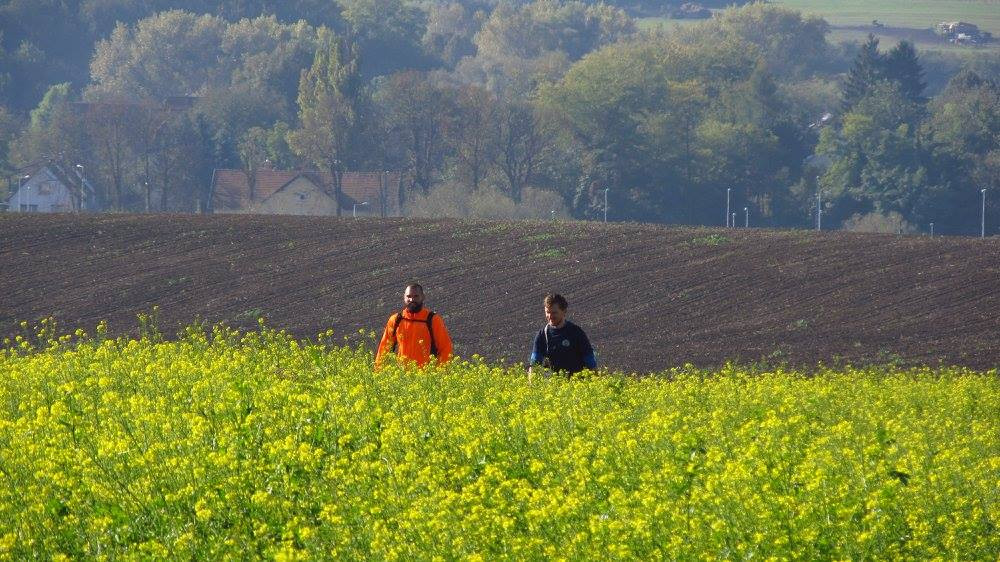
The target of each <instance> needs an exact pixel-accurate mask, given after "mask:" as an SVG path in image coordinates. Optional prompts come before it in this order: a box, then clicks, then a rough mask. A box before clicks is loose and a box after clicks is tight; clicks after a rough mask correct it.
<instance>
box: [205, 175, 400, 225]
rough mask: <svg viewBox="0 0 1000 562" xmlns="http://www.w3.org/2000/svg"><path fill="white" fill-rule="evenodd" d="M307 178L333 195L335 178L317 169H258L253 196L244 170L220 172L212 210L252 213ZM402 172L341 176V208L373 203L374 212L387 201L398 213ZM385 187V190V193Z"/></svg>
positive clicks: (214, 186)
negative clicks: (293, 184) (269, 199)
mask: <svg viewBox="0 0 1000 562" xmlns="http://www.w3.org/2000/svg"><path fill="white" fill-rule="evenodd" d="M299 178H303V179H305V180H307V181H309V182H310V183H312V184H313V185H315V186H316V187H317V189H318V190H319V191H321V192H323V193H325V194H326V195H328V196H331V197H332V195H333V176H332V175H331V174H330V173H328V172H318V171H314V170H270V169H262V170H257V172H256V176H255V180H256V181H255V182H254V184H253V194H252V197H251V193H250V191H251V185H250V181H249V178H248V177H247V174H246V172H244V171H243V170H232V169H219V170H216V171H215V174H214V177H213V180H212V208H213V209H215V210H217V211H222V212H225V211H248V210H250V209H251V207H252V206H254V205H256V204H259V203H262V202H263V201H265V200H267V199H268V198H270V197H272V196H273V195H274V194H276V193H277V192H279V191H280V190H282V189H285V188H286V187H287V186H289V185H290V184H292V183H293V182H295V180H297V179H299ZM402 179H403V178H402V175H401V174H400V173H399V172H388V173H386V172H344V173H343V174H342V175H341V191H342V198H341V201H340V206H341V208H349V207H351V206H352V205H354V204H361V203H363V202H365V201H367V202H369V203H370V204H371V205H372V206H373V207H374V209H378V205H377V204H378V203H379V202H382V201H383V200H384V202H385V204H386V210H387V212H388V213H389V214H398V208H399V183H400V181H401V180H402ZM383 185H384V186H385V189H384V190H383Z"/></svg>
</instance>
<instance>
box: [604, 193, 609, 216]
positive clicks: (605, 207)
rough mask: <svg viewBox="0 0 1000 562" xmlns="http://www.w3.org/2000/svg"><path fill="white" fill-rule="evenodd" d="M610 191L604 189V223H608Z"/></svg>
mask: <svg viewBox="0 0 1000 562" xmlns="http://www.w3.org/2000/svg"><path fill="white" fill-rule="evenodd" d="M608 189H609V188H607V187H605V188H604V222H608Z"/></svg>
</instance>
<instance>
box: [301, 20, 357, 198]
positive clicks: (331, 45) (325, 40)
mask: <svg viewBox="0 0 1000 562" xmlns="http://www.w3.org/2000/svg"><path fill="white" fill-rule="evenodd" d="M318 43H319V47H318V48H317V50H316V56H315V57H314V59H313V64H312V66H311V67H310V68H309V69H308V70H304V71H303V72H302V77H301V79H300V80H299V98H298V104H299V123H300V126H299V128H298V129H296V130H294V131H291V132H290V133H289V136H288V141H289V145H291V147H292V149H293V150H295V151H296V153H297V154H299V155H300V156H301V157H302V158H304V159H306V160H309V161H310V162H312V163H314V164H315V165H317V166H319V167H320V168H322V169H324V170H326V171H328V172H329V173H330V175H331V176H332V178H333V186H332V188H333V196H334V198H335V199H336V201H337V216H340V215H341V213H342V209H341V203H342V201H341V199H342V198H343V194H342V189H341V181H342V178H343V173H344V170H345V166H347V165H349V164H353V163H354V160H353V157H354V154H353V153H352V150H356V149H357V148H359V147H358V145H357V144H355V141H356V140H358V139H357V137H358V134H357V133H358V131H359V130H360V128H361V127H362V125H363V118H364V116H363V115H360V114H359V113H361V112H362V111H363V109H364V102H365V100H364V99H363V98H364V97H365V96H367V91H366V89H365V87H364V83H363V81H362V79H361V74H360V72H359V69H358V62H359V61H358V54H357V49H356V48H355V46H354V44H353V43H350V42H348V41H346V40H345V39H343V38H341V37H337V36H336V35H334V34H333V33H332V32H330V31H328V30H326V29H323V30H321V31H320V36H319V40H318Z"/></svg>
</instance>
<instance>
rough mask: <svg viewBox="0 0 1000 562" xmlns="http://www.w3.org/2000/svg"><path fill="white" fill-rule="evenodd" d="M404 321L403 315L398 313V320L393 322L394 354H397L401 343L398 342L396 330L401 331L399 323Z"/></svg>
mask: <svg viewBox="0 0 1000 562" xmlns="http://www.w3.org/2000/svg"><path fill="white" fill-rule="evenodd" d="M402 320H403V313H402V312H397V313H396V319H395V320H393V321H392V352H393V353H396V347H398V345H399V343H398V342H397V341H396V330H398V329H399V323H400V321H402Z"/></svg>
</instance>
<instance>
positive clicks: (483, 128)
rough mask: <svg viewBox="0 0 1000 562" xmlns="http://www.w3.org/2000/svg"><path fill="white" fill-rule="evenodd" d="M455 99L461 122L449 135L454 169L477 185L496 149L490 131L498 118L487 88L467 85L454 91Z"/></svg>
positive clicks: (474, 185)
mask: <svg viewBox="0 0 1000 562" xmlns="http://www.w3.org/2000/svg"><path fill="white" fill-rule="evenodd" d="M457 103H458V118H459V123H460V124H461V125H460V126H458V127H454V128H453V129H452V135H451V148H452V151H453V152H452V153H453V154H454V159H455V164H456V168H457V170H456V172H457V174H458V176H459V177H460V178H461V179H462V180H465V181H467V182H468V183H469V184H470V185H472V188H473V189H478V188H479V184H480V182H482V181H483V178H485V177H486V173H487V171H488V168H489V166H490V163H491V162H492V161H493V155H494V153H495V151H496V140H497V139H495V138H494V136H493V131H494V127H495V125H494V124H495V122H496V120H497V118H498V115H497V102H496V99H495V98H494V97H493V94H491V93H489V92H488V91H486V90H484V89H482V88H477V87H475V86H467V87H465V88H462V89H461V90H460V91H459V92H458V99H457Z"/></svg>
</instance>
